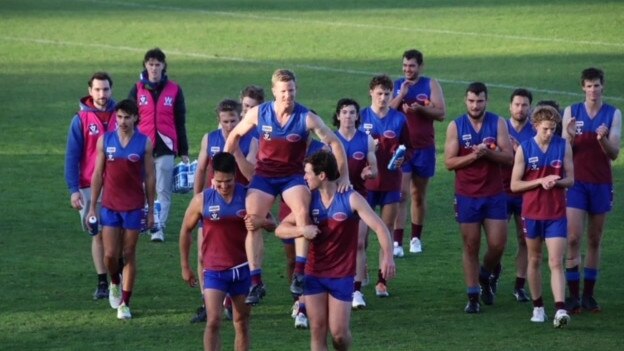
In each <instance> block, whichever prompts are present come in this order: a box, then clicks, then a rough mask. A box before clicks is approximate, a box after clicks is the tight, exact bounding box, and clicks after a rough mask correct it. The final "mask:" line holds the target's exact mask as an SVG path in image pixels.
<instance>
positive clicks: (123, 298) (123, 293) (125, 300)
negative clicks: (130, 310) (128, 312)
mask: <svg viewBox="0 0 624 351" xmlns="http://www.w3.org/2000/svg"><path fill="white" fill-rule="evenodd" d="M131 296H132V290H131V291H128V290H121V301H123V303H124V304H125V305H126V306H130V297H131Z"/></svg>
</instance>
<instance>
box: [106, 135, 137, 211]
mask: <svg viewBox="0 0 624 351" xmlns="http://www.w3.org/2000/svg"><path fill="white" fill-rule="evenodd" d="M146 143H147V137H146V136H145V135H144V134H141V133H139V132H138V131H137V130H136V129H135V131H134V134H133V135H132V138H130V142H128V145H126V146H125V147H124V146H122V145H121V143H120V141H119V136H118V135H117V132H107V133H106V134H104V140H103V149H104V156H105V158H106V159H105V161H104V162H105V168H104V181H103V195H102V206H104V207H106V208H108V209H110V210H113V211H119V212H125V211H133V210H138V209H141V208H143V206H144V205H145V192H144V191H143V182H144V180H145V162H144V158H145V144H146Z"/></svg>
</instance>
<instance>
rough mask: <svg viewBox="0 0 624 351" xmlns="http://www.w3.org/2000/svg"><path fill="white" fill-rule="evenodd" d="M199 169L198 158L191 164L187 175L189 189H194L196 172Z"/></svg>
mask: <svg viewBox="0 0 624 351" xmlns="http://www.w3.org/2000/svg"><path fill="white" fill-rule="evenodd" d="M196 171H197V160H195V161H193V162H192V163H191V165H190V166H189V171H188V177H187V179H188V180H187V185H188V188H189V191H192V190H193V186H195V172H196Z"/></svg>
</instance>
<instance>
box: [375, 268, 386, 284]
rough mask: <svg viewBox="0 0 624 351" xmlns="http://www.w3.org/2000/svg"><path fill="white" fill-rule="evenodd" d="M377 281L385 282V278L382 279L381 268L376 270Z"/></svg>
mask: <svg viewBox="0 0 624 351" xmlns="http://www.w3.org/2000/svg"><path fill="white" fill-rule="evenodd" d="M377 283H382V284H386V280H385V279H384V277H383V275H382V274H381V269H378V270H377Z"/></svg>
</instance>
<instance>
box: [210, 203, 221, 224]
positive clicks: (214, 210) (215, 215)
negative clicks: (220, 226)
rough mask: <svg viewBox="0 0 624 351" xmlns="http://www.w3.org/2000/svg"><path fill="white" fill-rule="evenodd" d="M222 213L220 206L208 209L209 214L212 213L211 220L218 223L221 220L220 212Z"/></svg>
mask: <svg viewBox="0 0 624 351" xmlns="http://www.w3.org/2000/svg"><path fill="white" fill-rule="evenodd" d="M220 211H221V206H219V205H215V206H209V207H208V213H210V220H211V221H218V220H219V219H220V217H219V212H220Z"/></svg>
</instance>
